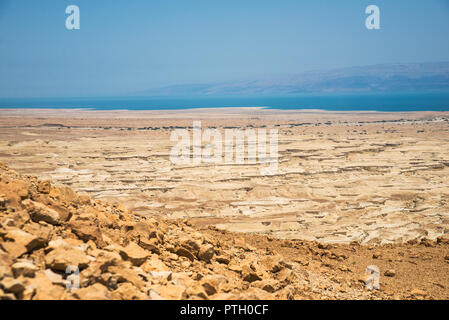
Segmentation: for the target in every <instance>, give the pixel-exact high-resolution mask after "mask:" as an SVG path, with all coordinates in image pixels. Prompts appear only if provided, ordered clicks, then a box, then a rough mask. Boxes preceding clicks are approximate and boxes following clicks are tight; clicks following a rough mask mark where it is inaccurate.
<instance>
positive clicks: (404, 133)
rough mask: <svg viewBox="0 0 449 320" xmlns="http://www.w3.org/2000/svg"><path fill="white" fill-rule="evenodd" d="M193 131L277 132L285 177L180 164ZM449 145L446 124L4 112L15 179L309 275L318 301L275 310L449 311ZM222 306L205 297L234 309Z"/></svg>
mask: <svg viewBox="0 0 449 320" xmlns="http://www.w3.org/2000/svg"><path fill="white" fill-rule="evenodd" d="M193 121H201V125H202V128H204V129H205V128H214V129H218V130H219V131H224V130H225V129H227V128H237V129H254V130H257V129H262V128H263V129H267V130H270V129H277V130H278V168H277V172H276V173H275V174H270V175H264V174H261V170H260V168H261V167H262V166H264V165H266V164H263V163H260V162H256V163H248V161H246V162H245V163H243V164H226V163H222V164H209V163H199V164H195V163H191V164H174V163H173V162H172V161H171V159H170V151H171V149H172V148H173V146H174V144H175V142H173V141H171V140H170V136H171V133H172V132H173V130H175V129H186V130H190V131H191V130H192V123H193ZM448 145H449V113H448V112H395V113H386V112H326V111H319V110H294V111H293V110H290V111H287V110H275V109H262V108H217V109H191V110H172V111H127V110H115V111H98V110H50V109H48V110H44V109H26V110H25V109H24V110H19V109H16V110H6V109H4V110H0V161H1V162H3V163H4V164H6V165H7V166H8V167H9V168H10V169H11V170H14V171H16V172H19V173H20V174H22V175H25V176H27V175H33V176H36V177H37V179H38V180H40V181H43V180H48V181H51V184H52V186H68V187H70V188H71V189H73V190H74V191H76V192H77V193H78V194H79V195H86V196H89V197H90V198H91V199H92V200H93V201H101V202H103V201H104V202H107V203H112V204H114V203H121V204H123V205H124V207H126V209H127V210H129V211H130V212H132V213H133V215H135V216H136V217H143V218H145V219H146V218H151V219H162V220H164V221H169V222H167V223H170V221H173V223H177V221H184V222H186V221H187V223H188V225H189V228H193V229H195V230H199V232H204V233H207V234H208V235H209V236H212V237H214V238H217V239H222V241H224V242H226V243H227V241H228V242H229V241H230V242H229V243H231V244H232V245H235V243H236V240H235V239H237V242H239V243H240V242H241V241H243V242H246V243H248V245H249V246H250V248H252V249H254V250H262V251H263V252H272V253H273V254H277V255H281V256H283V257H284V258H285V259H289V260H292V261H295V263H296V265H298V266H299V268H303V269H304V270H308V271H307V272H311V273H313V274H314V275H313V276H311V274H309V275H308V279H309V282H308V283H309V285H310V287H309V289H308V290H310V291H307V290H306V291H304V292H297V293H295V294H296V295H295V294H291V295H290V296H288V294H285V292H284V293H283V294H284V295H278V296H276V290H274V289H273V290H274V291H272V288H271V287H270V290H268V291H269V292H270V293H271V294H273V296H270V297H268V298H279V299H283V298H286V297H287V298H288V297H293V298H320V299H321V298H331V299H333V298H334V299H335V298H336V299H351V298H360V299H369V298H381V299H390V298H393V299H395V298H412V299H414V298H427V299H439V298H446V299H447V298H449V245H448V242H447V240H445V239H448V237H449V179H448V178H449V148H448ZM245 160H248V159H245ZM232 245H231V246H232ZM244 251H245V250H244ZM249 251H251V249H250V250H249ZM235 254H236V255H239V254H240V253H235ZM184 258H185V257H184ZM229 258H231V259H232V258H233V257H232V254H231V257H228V258H227V259H229ZM253 258H254V259H256V260H257V255H256V254H254V257H253ZM222 262H223V259H221V262H220V259H219V261H218V262H214V263H218V264H219V263H222ZM228 263H229V261H228ZM373 264H374V265H376V266H378V267H379V269H380V275H381V289H380V290H371V291H370V290H367V289H366V288H365V286H364V284H363V283H361V282H363V281H360V279H361V278H362V277H363V276H364V273H365V268H366V267H367V266H368V265H373ZM287 265H288V264H287ZM209 269H210V268H209ZM254 269H255V268H253V271H254ZM211 270H212V269H211ZM212 271H213V270H212ZM304 272H306V271H304ZM317 274H319V276H318V275H317ZM200 278H202V277H200ZM310 279H315V280H313V281H312V280H310ZM316 279H321V280H319V281H318V280H316ZM259 280H260V281H262V280H263V277H261V279H258V280H257V281H259ZM244 281H245V280H244ZM257 281H256V282H257ZM314 281H315V282H314ZM247 282H249V283H252V282H253V281H247ZM335 283H337V284H338V285H335ZM312 284H313V285H312ZM270 286H272V285H270ZM206 287H207V288H209V287H208V286H206ZM236 287H237V286H236ZM262 287H263V286H262ZM312 287H313V288H312ZM281 289H282V288H281ZM281 289H279V290H281ZM282 290H283V289H282ZM298 290H299V291H300V289H298ZM304 290H305V289H304ZM314 290H315V291H314ZM217 291H219V290H217ZM265 291H267V290H265ZM229 292H233V291H232V290H231V289H230V290H229ZM214 294H215V293H214ZM214 294H212V295H209V294H205V295H202V296H201V297H203V296H204V297H208V296H211V297H216V298H236V296H223V295H220V294H222V293H216V294H217V296H214ZM158 295H160V292H159V293H158ZM162 297H163V294H162ZM179 297H181V298H185V296H179ZM194 297H196V296H194ZM251 297H253V296H251ZM196 298H198V297H196ZM237 298H239V297H238V296H237Z"/></svg>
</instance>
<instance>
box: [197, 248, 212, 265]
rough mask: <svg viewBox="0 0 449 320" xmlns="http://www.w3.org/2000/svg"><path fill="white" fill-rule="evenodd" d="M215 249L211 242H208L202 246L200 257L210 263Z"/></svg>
mask: <svg viewBox="0 0 449 320" xmlns="http://www.w3.org/2000/svg"><path fill="white" fill-rule="evenodd" d="M214 254H215V250H214V247H213V246H212V245H210V244H206V245H203V246H201V248H200V250H199V252H198V258H199V259H200V260H202V261H205V262H207V263H209V262H210V261H211V259H212V258H213V257H214Z"/></svg>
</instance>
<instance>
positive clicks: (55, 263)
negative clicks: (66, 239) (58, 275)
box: [45, 247, 91, 272]
mask: <svg viewBox="0 0 449 320" xmlns="http://www.w3.org/2000/svg"><path fill="white" fill-rule="evenodd" d="M90 261H91V260H90V259H89V258H88V257H87V255H86V254H85V253H84V252H83V251H81V250H78V249H75V248H71V247H68V248H64V247H58V248H56V249H54V250H52V251H50V252H49V253H48V254H47V255H46V256H45V265H46V266H47V267H50V268H51V269H52V270H54V271H62V272H65V271H66V269H67V267H68V266H75V267H78V268H79V269H80V270H81V269H84V268H87V265H88V264H89V262H90Z"/></svg>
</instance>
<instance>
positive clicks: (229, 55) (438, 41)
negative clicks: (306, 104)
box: [0, 0, 449, 97]
mask: <svg viewBox="0 0 449 320" xmlns="http://www.w3.org/2000/svg"><path fill="white" fill-rule="evenodd" d="M71 4H75V5H78V6H79V8H80V11H81V29H80V30H73V31H69V30H67V29H66V28H65V19H66V17H67V15H66V13H65V8H66V7H67V6H68V5H71ZM369 4H375V5H378V6H379V7H380V10H381V29H380V30H367V29H366V28H365V18H366V14H365V8H366V6H367V5H369ZM448 34H449V1H448V0H426V1H422V0H371V1H364V0H340V1H335V0H327V1H325V0H308V1H300V0H277V1H275V0H271V1H267V0H213V1H212V0H146V1H143V0H142V1H139V0H128V1H111V0H70V1H65V0H39V1H36V0H0V96H2V97H34V96H47V97H48V96H101V95H119V94H123V93H129V92H138V91H142V90H145V89H148V88H152V87H158V86H165V85H172V84H179V83H202V82H213V81H230V80H233V79H249V78H257V77H260V76H270V75H282V74H290V73H299V72H302V71H308V70H316V69H331V68H339V67H347V66H356V65H370V64H378V63H408V62H433V61H448V60H449V41H448V39H449V38H448Z"/></svg>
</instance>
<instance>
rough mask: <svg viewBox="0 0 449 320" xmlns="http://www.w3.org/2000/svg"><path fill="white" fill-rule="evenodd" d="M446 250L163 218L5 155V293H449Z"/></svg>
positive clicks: (1, 202)
mask: <svg viewBox="0 0 449 320" xmlns="http://www.w3.org/2000/svg"><path fill="white" fill-rule="evenodd" d="M448 259H449V241H448V239H446V238H439V239H438V241H436V242H431V241H428V240H426V239H421V240H420V241H412V242H410V243H407V244H400V245H399V244H398V245H388V246H379V247H367V246H360V245H358V244H356V243H353V244H351V245H324V244H319V243H316V242H307V241H300V240H288V241H287V240H279V239H273V238H270V237H265V236H257V235H250V234H236V233H231V232H225V231H220V230H217V229H214V228H206V229H199V228H197V227H194V226H192V225H191V224H190V223H189V222H188V221H165V220H161V219H157V220H156V219H153V218H150V217H142V216H139V215H135V214H133V213H132V212H129V211H128V210H127V209H126V208H124V207H123V206H122V205H121V204H109V203H104V202H101V201H98V200H92V199H90V198H89V197H87V196H82V195H78V194H77V193H75V192H74V191H73V190H71V189H70V188H68V187H55V186H52V185H51V183H50V182H49V181H38V180H37V179H36V177H33V176H22V175H20V174H18V173H17V172H15V171H13V170H11V169H9V168H7V167H6V166H5V165H3V164H1V163H0V299H34V300H38V299H397V298H411V299H415V298H426V299H430V298H446V299H447V298H449V294H448V290H447V288H448V287H449V263H448ZM371 264H376V265H377V266H378V267H379V268H380V270H381V280H380V283H381V288H380V290H374V291H369V290H367V289H365V286H364V279H363V277H364V272H365V268H366V266H368V265H371ZM73 265H74V266H78V267H79V269H80V275H79V284H80V287H81V288H79V289H76V288H72V289H71V290H68V289H67V288H66V278H67V276H68V274H66V271H67V267H70V266H73ZM69 274H71V273H70V272H69ZM385 275H386V276H385ZM73 279H74V278H72V282H71V283H74V282H73Z"/></svg>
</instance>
